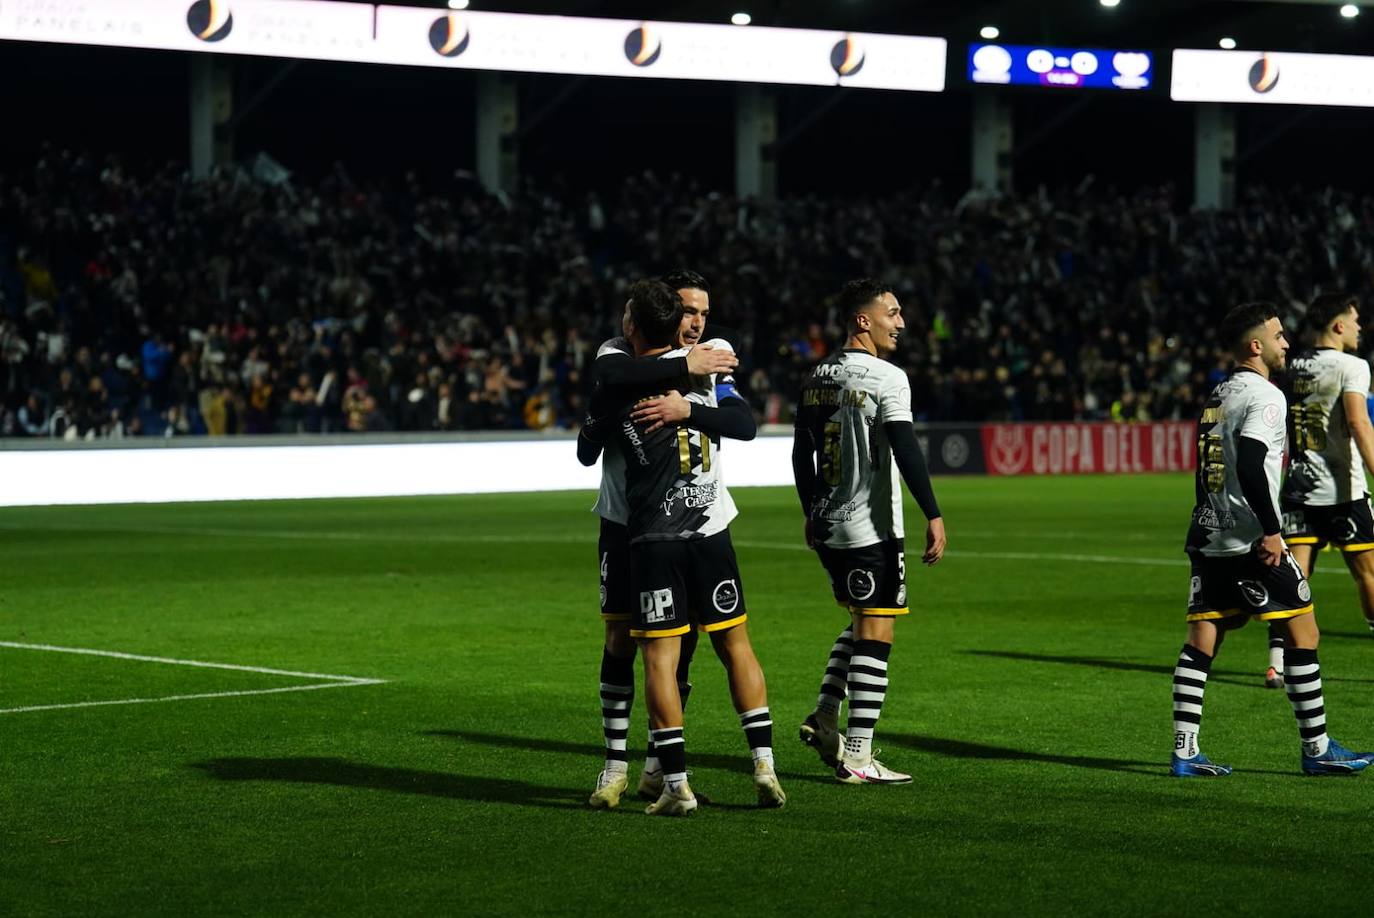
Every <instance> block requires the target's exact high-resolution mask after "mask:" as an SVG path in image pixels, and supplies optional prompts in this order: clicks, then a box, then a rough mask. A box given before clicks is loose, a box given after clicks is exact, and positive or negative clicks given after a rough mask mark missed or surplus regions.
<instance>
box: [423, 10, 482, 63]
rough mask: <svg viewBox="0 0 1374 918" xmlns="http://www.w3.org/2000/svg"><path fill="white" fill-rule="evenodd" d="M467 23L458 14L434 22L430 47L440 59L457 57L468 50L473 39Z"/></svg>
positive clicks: (430, 28) (448, 15)
mask: <svg viewBox="0 0 1374 918" xmlns="http://www.w3.org/2000/svg"><path fill="white" fill-rule="evenodd" d="M471 37H472V36H471V35H470V34H469V33H468V26H467V22H466V21H464V19H463V17H462V16H459V15H458V14H457V13H449V14H447V15H445V16H440V17H439V18H438V19H436V20H434V24H433V25H431V26H430V27H429V46H430V47H431V48H433V49H434V53H435V54H438V55H439V56H440V57H457V56H458V55H460V54H462V53H463V52H464V51H466V50H467V49H468V42H469V40H470V39H471Z"/></svg>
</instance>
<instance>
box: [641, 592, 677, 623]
mask: <svg viewBox="0 0 1374 918" xmlns="http://www.w3.org/2000/svg"><path fill="white" fill-rule="evenodd" d="M672 608H673V591H672V590H645V591H644V592H643V593H640V594H639V613H640V615H641V616H642V617H643V619H644V623H645V624H648V625H654V624H658V623H659V622H665V621H667V620H668V613H669V611H670V610H671V609H672Z"/></svg>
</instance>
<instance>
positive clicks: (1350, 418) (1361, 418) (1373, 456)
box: [1341, 392, 1374, 469]
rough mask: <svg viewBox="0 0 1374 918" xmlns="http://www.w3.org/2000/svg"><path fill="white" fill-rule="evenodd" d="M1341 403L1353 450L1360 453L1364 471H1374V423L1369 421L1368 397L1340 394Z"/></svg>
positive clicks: (1346, 393)
mask: <svg viewBox="0 0 1374 918" xmlns="http://www.w3.org/2000/svg"><path fill="white" fill-rule="evenodd" d="M1341 402H1342V403H1344V406H1345V418H1346V424H1347V425H1349V427H1350V436H1352V437H1354V438H1355V448H1356V449H1358V450H1359V451H1360V458H1361V459H1363V460H1364V467H1365V468H1366V469H1374V423H1370V420H1369V395H1368V394H1361V393H1359V392H1342V393H1341Z"/></svg>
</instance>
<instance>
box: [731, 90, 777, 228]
mask: <svg viewBox="0 0 1374 918" xmlns="http://www.w3.org/2000/svg"><path fill="white" fill-rule="evenodd" d="M777 141H778V99H777V96H776V95H774V94H773V92H772V91H771V90H769V89H765V88H764V87H762V86H760V85H758V84H756V83H741V84H739V85H738V86H736V87H735V194H736V195H738V196H739V197H741V198H748V197H756V198H762V199H763V200H766V201H771V200H772V199H773V198H775V197H777V194H778V167H777V159H776V149H777Z"/></svg>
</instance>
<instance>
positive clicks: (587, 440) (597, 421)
mask: <svg viewBox="0 0 1374 918" xmlns="http://www.w3.org/2000/svg"><path fill="white" fill-rule="evenodd" d="M611 422H612V417H611V406H610V397H609V395H608V394H607V392H606V389H605V387H600V386H599V387H597V390H596V391H595V392H593V393H592V400H591V404H590V405H588V406H587V417H586V419H585V420H583V422H582V429H581V430H579V431H578V432H577V461H578V462H580V463H582V464H583V465H588V466H590V465H595V464H596V460H597V458H598V457H600V455H601V451H602V449H604V448H605V446H606V437H607V435H608V434H609V433H610V428H611Z"/></svg>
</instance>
